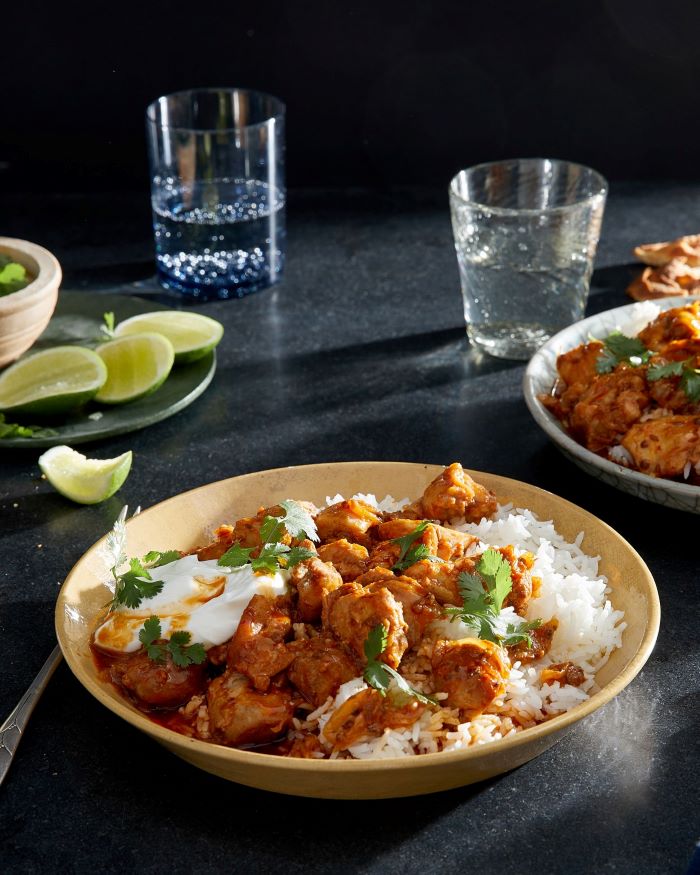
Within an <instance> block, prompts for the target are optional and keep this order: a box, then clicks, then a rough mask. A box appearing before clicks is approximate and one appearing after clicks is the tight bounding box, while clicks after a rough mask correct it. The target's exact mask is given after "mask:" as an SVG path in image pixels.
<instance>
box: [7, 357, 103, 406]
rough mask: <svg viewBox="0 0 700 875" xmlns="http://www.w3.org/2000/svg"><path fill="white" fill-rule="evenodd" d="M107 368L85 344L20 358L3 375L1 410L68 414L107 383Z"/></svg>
mask: <svg viewBox="0 0 700 875" xmlns="http://www.w3.org/2000/svg"><path fill="white" fill-rule="evenodd" d="M106 379H107V368H106V367H105V364H104V362H103V361H102V359H101V358H100V357H99V356H98V355H97V354H96V353H94V352H93V351H92V350H91V349H87V348H86V347H83V346H55V347H53V349H47V350H44V351H43V352H37V353H35V354H34V355H31V356H28V357H27V358H24V359H20V360H19V361H18V362H16V363H15V364H14V365H12V366H11V367H9V368H8V369H7V370H6V371H4V372H3V373H2V374H0V410H3V411H6V412H8V413H37V414H41V415H46V414H53V413H66V412H67V411H69V410H73V409H74V408H76V407H80V406H81V405H82V404H85V402H86V401H89V400H90V399H91V398H92V397H94V395H95V394H96V393H97V392H98V391H99V389H100V388H101V387H102V386H103V385H104V383H105V380H106Z"/></svg>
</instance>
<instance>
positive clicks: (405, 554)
mask: <svg viewBox="0 0 700 875" xmlns="http://www.w3.org/2000/svg"><path fill="white" fill-rule="evenodd" d="M428 525H429V523H428V521H427V520H423V522H422V523H418V525H417V526H416V527H415V529H413V531H412V532H409V533H408V534H407V535H401V537H400V538H392V539H391V541H392V543H394V544H398V545H399V547H400V548H401V552H400V553H399V558H398V559H397V560H396V563H395V564H394V565H393V566H392V569H391V570H392V571H405V570H406V569H407V568H409V567H410V566H411V565H413V564H415V563H416V562H419V561H420V560H421V559H429V560H430V561H431V562H438V561H439V560H438V557H437V556H433V555H431V553H430V551H429V550H428V548H427V547H426V546H425V544H414V541H415V540H416V538H418V537H419V536H420V535H421V534H422V533H423V532H424V531H425V530H426V528H427V526H428Z"/></svg>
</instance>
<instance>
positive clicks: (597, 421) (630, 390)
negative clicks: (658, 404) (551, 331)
mask: <svg viewBox="0 0 700 875" xmlns="http://www.w3.org/2000/svg"><path fill="white" fill-rule="evenodd" d="M648 406H649V390H648V389H647V385H646V382H645V380H644V378H643V377H642V376H641V375H640V374H639V373H638V372H637V371H636V370H635V369H633V368H624V367H619V366H618V368H617V369H616V370H615V371H613V373H611V374H602V375H601V376H599V377H598V379H597V380H596V381H595V383H593V384H592V385H591V386H589V387H588V388H587V389H586V391H585V392H584V393H583V395H582V396H581V400H580V401H579V402H578V404H577V405H576V406H575V407H574V411H573V414H572V417H571V428H572V431H573V432H574V433H575V434H576V435H577V436H578V437H579V438H580V439H581V441H582V442H583V443H584V444H585V445H586V446H587V447H588V449H589V450H592V451H593V452H594V453H597V452H599V451H600V450H603V449H605V448H606V447H609V446H612V445H613V444H617V443H619V440H620V438H621V437H622V435H624V434H625V432H626V431H627V430H628V429H629V427H630V426H631V425H633V423H635V422H637V420H638V419H639V418H640V417H641V416H642V414H643V413H644V411H645V410H646V409H647V407H648Z"/></svg>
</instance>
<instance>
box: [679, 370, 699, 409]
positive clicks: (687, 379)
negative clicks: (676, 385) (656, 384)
mask: <svg viewBox="0 0 700 875" xmlns="http://www.w3.org/2000/svg"><path fill="white" fill-rule="evenodd" d="M680 386H681V389H682V390H683V391H684V392H685V394H686V395H687V397H688V401H690V402H692V403H693V404H695V403H697V402H698V401H700V369H697V368H684V369H683V376H682V377H681V383H680Z"/></svg>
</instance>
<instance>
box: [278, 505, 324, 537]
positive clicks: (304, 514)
mask: <svg viewBox="0 0 700 875" xmlns="http://www.w3.org/2000/svg"><path fill="white" fill-rule="evenodd" d="M280 506H281V507H283V508H284V511H285V515H284V517H283V518H282V521H283V523H284V527H285V528H286V530H287V531H288V532H289V534H290V535H291V536H292V537H293V538H308V539H309V540H310V541H318V532H317V530H316V523H315V522H314V520H313V517H312V516H311V514H310V513H309V512H308V510H306V508H305V507H304V506H303V505H302V504H299V502H298V501H291V499H285V500H284V501H280Z"/></svg>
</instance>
